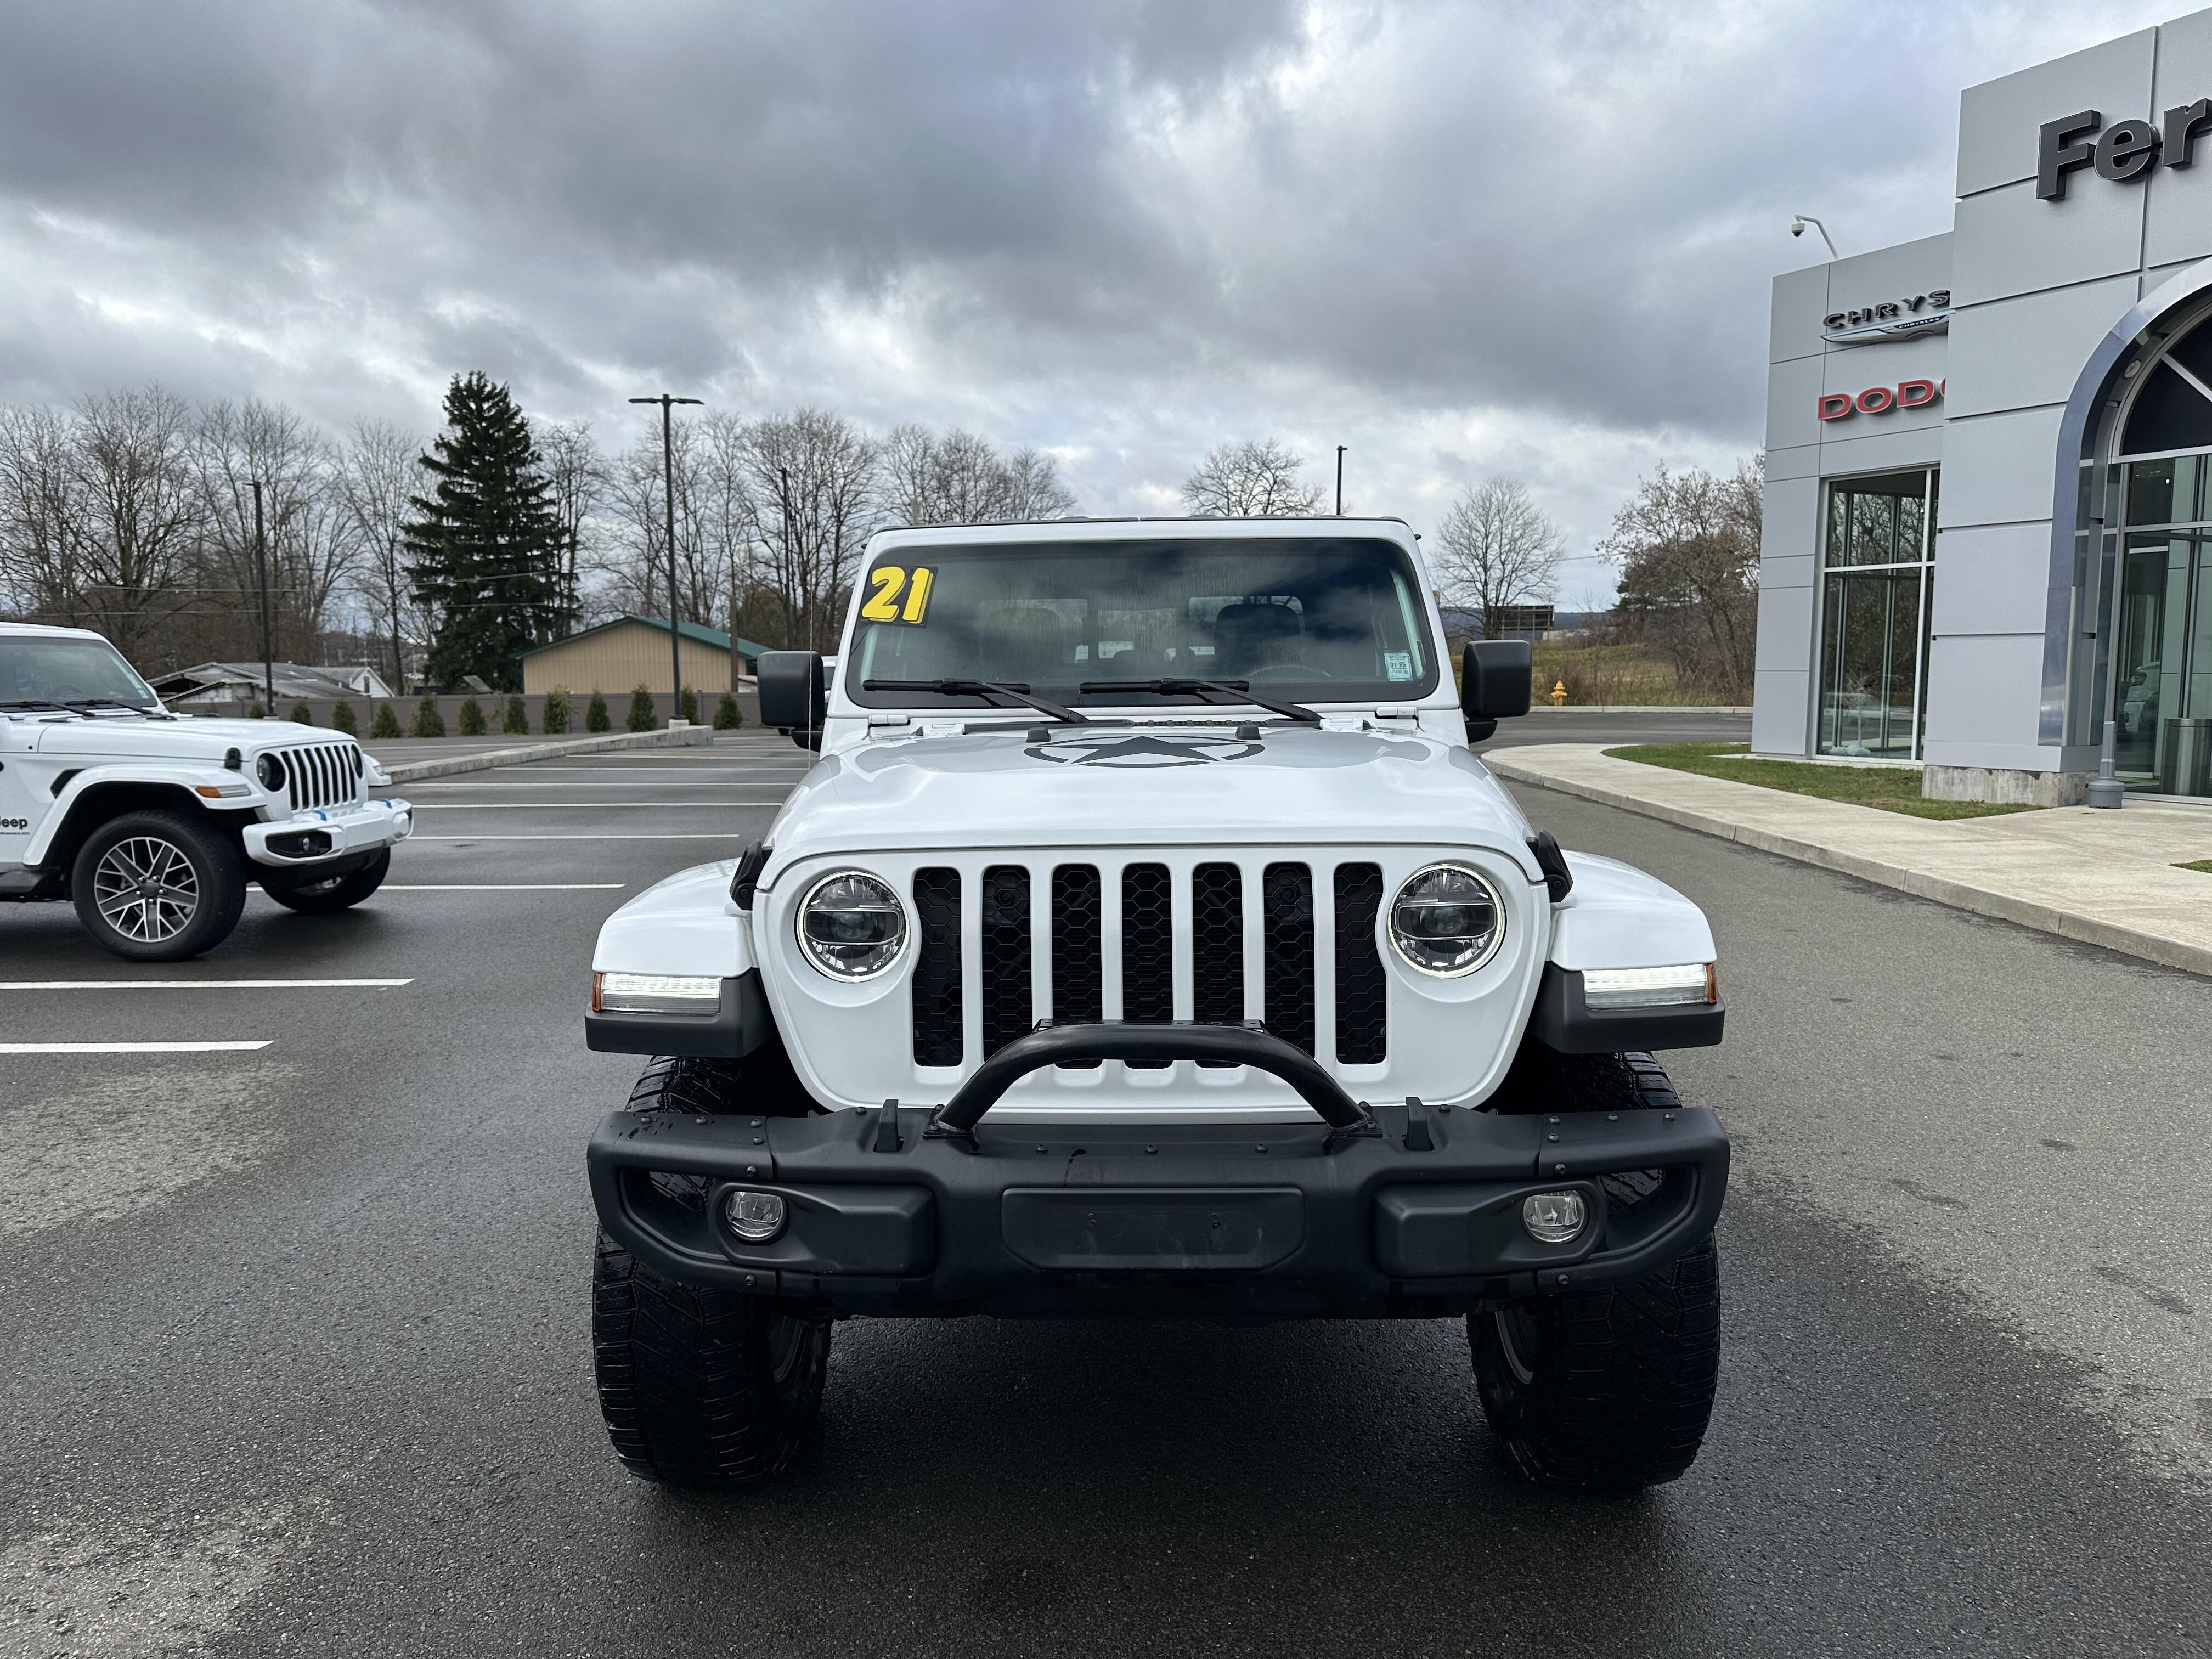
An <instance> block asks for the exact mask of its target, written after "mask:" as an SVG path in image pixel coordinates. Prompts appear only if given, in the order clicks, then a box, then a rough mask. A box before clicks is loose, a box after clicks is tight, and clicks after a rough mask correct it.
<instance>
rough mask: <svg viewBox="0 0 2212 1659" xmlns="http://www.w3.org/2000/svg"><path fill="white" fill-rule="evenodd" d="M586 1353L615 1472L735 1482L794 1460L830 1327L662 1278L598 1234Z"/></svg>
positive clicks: (818, 1398) (665, 1479) (762, 1476)
mask: <svg viewBox="0 0 2212 1659" xmlns="http://www.w3.org/2000/svg"><path fill="white" fill-rule="evenodd" d="M592 1358H593V1361H594V1364H595V1366H596V1368H597V1370H598V1373H599V1413H600V1415H601V1416H603V1417H605V1419H606V1424H607V1437H608V1438H609V1439H610V1440H611V1441H612V1442H613V1443H614V1449H615V1455H616V1456H617V1457H618V1458H620V1459H621V1460H622V1462H623V1468H626V1469H628V1470H629V1472H630V1473H631V1474H635V1475H637V1476H638V1477H640V1478H641V1479H642V1480H652V1481H655V1482H658V1483H659V1484H660V1485H662V1486H741V1485H744V1484H745V1483H747V1482H749V1481H754V1480H770V1479H772V1478H774V1477H775V1476H776V1475H779V1474H782V1473H783V1472H784V1470H785V1469H787V1468H789V1467H790V1466H791V1461H792V1459H793V1458H794V1457H796V1456H798V1455H799V1448H800V1447H801V1446H802V1445H803V1444H804V1443H805V1437H806V1431H807V1430H808V1428H809V1427H810V1426H811V1425H812V1424H813V1421H814V1418H815V1414H816V1413H817V1412H818V1411H819V1410H820V1409H821V1407H822V1385H823V1379H824V1378H825V1377H826V1376H827V1375H828V1373H829V1322H828V1321H827V1320H823V1319H814V1318H810V1317H808V1316H805V1315H801V1314H795V1313H790V1312H787V1311H785V1310H782V1309H781V1308H780V1307H778V1306H777V1304H775V1303H773V1302H770V1301H769V1300H767V1299H766V1298H764V1297H755V1296H742V1295H738V1294H737V1293H735V1292H733V1291H725V1290H722V1289H720V1288H718V1287H715V1286H713V1285H689V1284H684V1283H680V1282H678V1281H677V1280H675V1279H664V1278H662V1277H661V1276H660V1275H659V1274H658V1273H654V1272H653V1271H652V1270H651V1269H650V1268H648V1267H646V1266H644V1264H642V1263H641V1262H640V1261H638V1260H637V1259H636V1258H635V1256H633V1255H630V1253H629V1251H628V1250H625V1249H623V1247H622V1246H621V1245H619V1244H617V1243H615V1241H614V1240H612V1239H611V1238H609V1237H607V1236H606V1235H605V1233H602V1234H600V1235H599V1261H598V1264H597V1268H596V1271H595V1273H593V1276H592Z"/></svg>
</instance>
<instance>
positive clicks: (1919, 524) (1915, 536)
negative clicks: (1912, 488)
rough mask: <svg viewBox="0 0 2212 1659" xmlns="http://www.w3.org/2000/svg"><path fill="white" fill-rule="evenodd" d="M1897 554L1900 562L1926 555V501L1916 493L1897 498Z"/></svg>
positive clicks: (1922, 557) (1921, 557)
mask: <svg viewBox="0 0 2212 1659" xmlns="http://www.w3.org/2000/svg"><path fill="white" fill-rule="evenodd" d="M1897 556H1898V559H1899V562H1903V561H1905V560H1908V559H1924V558H1926V557H1927V556H1928V503H1927V502H1926V501H1923V500H1922V499H1921V498H1920V497H1919V496H1917V495H1900V496H1899V497H1898V498H1897Z"/></svg>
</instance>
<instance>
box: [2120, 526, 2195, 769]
mask: <svg viewBox="0 0 2212 1659" xmlns="http://www.w3.org/2000/svg"><path fill="white" fill-rule="evenodd" d="M2190 547H2191V542H2190V540H2189V538H2179V539H2176V538H2168V537H2165V536H2130V538H2128V544H2127V549H2126V550H2125V552H2124V554H2123V555H2122V557H2121V561H2120V572H2119V578H2120V592H2119V596H2118V614H2117V617H2116V621H2117V623H2118V627H2117V629H2115V631H2116V633H2117V634H2118V641H2117V645H2116V648H2115V649H2114V652H2113V661H2112V672H2113V677H2114V679H2115V680H2116V682H2117V695H2116V696H2115V698H2114V708H2113V710H2112V718H2113V719H2114V720H2115V721H2117V722H2118V750H2117V757H2118V767H2119V769H2120V770H2121V771H2122V772H2124V773H2128V774H2130V775H2134V776H2136V777H2148V776H2153V775H2155V774H2156V773H2157V770H2158V748H2159V739H2160V736H2161V730H2162V723H2163V721H2164V720H2165V719H2166V716H2167V715H2168V714H2171V713H2172V704H2173V702H2175V698H2174V696H2173V695H2172V689H2178V688H2172V689H2170V687H2169V682H2171V681H2174V680H2178V679H2179V667H2180V665H2179V663H2176V662H2171V661H2169V660H2168V653H2167V649H2166V647H2167V636H2168V633H2169V629H2168V626H2167V621H2168V617H2167V613H2168V611H2169V610H2170V609H2177V610H2178V609H2179V605H2170V604H2169V600H2178V599H2180V598H2181V596H2180V595H2179V594H2176V593H2172V592H2171V589H2172V586H2173V584H2172V580H2171V577H2172V574H2173V570H2174V567H2176V566H2179V569H2180V571H2181V573H2182V574H2183V578H2184V580H2186V572H2187V568H2188V553H2189V550H2190ZM2176 642H2177V643H2178V641H2176Z"/></svg>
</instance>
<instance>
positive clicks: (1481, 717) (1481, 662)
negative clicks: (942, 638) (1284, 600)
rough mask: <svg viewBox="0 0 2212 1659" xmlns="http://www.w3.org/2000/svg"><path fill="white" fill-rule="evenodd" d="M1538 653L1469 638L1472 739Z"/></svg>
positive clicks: (1523, 709) (1512, 712)
mask: <svg viewBox="0 0 2212 1659" xmlns="http://www.w3.org/2000/svg"><path fill="white" fill-rule="evenodd" d="M763 660H765V659H763ZM1533 661H1534V653H1533V652H1532V651H1531V650H1530V649H1529V647H1528V641H1526V640H1469V641H1468V644H1467V650H1466V653H1464V654H1463V655H1462V657H1461V659H1460V679H1459V708H1460V713H1461V714H1464V715H1466V716H1467V740H1468V742H1469V743H1480V742H1481V741H1482V740H1483V739H1484V738H1486V737H1489V736H1490V735H1491V734H1492V732H1496V731H1497V730H1498V721H1500V720H1511V719H1513V718H1514V717H1516V715H1521V714H1527V713H1528V696H1529V690H1530V682H1531V680H1532V678H1533V672H1532V665H1533Z"/></svg>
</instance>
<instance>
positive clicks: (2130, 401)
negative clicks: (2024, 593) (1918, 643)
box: [2075, 313, 2212, 795]
mask: <svg viewBox="0 0 2212 1659" xmlns="http://www.w3.org/2000/svg"><path fill="white" fill-rule="evenodd" d="M2122 374H2123V380H2122V382H2121V384H2122V386H2124V391H2123V392H2122V394H2121V396H2120V397H2119V398H2117V399H2115V400H2114V401H2113V403H2112V405H2111V406H2110V415H2109V418H2108V421H2107V423H2106V441H2105V443H2104V444H2103V445H2102V446H2101V447H2102V448H2103V449H2104V450H2105V452H2106V455H2107V456H2108V457H2109V459H2107V460H2106V462H2105V463H2104V464H2103V465H2101V466H2098V465H2087V466H2084V467H2083V469H2082V501H2081V513H2080V517H2079V520H2077V521H2078V522H2079V523H2080V524H2081V525H2082V526H2085V531H2086V533H2084V534H2083V535H2081V537H2079V538H2077V557H2076V562H2075V587H2076V592H2077V595H2078V596H2079V597H2080V598H2081V599H2082V600H2084V601H2089V602H2093V604H2094V605H2095V611H2096V614H2097V617H2098V622H2099V623H2100V625H2099V626H2098V627H2097V629H2095V641H2096V643H2095V651H2094V653H2093V661H2092V662H2091V663H2089V664H2087V665H2085V666H2087V667H2088V668H2089V669H2090V673H2089V675H2088V676H2087V682H2086V684H2083V685H2082V687H2081V689H2082V690H2084V691H2086V692H2087V693H2089V694H2090V695H2089V696H2087V697H2085V698H2083V699H2082V700H2081V703H2086V704H2087V705H2088V706H2086V707H2084V706H2081V704H2077V708H2079V711H2080V713H2081V715H2082V716H2083V719H2082V720H2081V726H2082V727H2083V728H2084V729H2085V730H2084V735H2085V736H2093V734H2096V733H2099V732H2101V728H2102V726H2103V723H2104V721H2105V720H2111V721H2112V722H2113V724H2114V726H2115V728H2116V734H2117V744H2116V748H2115V757H2116V761H2117V766H2118V771H2119V774H2120V775H2121V776H2122V777H2123V778H2124V779H2126V780H2127V781H2128V782H2129V783H2130V785H2131V786H2132V787H2137V788H2147V789H2162V790H2166V791H2168V792H2172V793H2180V794H2187V795H2204V794H2212V315H2208V314H2206V313H2199V314H2198V315H2197V318H2195V319H2192V320H2191V321H2190V322H2188V323H2185V325H2182V326H2181V327H2179V328H2178V329H2177V330H2176V331H2174V332H2173V333H2172V334H2171V335H2169V336H2168V337H2166V340H2165V342H2164V343H2161V344H2158V345H2156V346H2155V347H2154V348H2153V349H2150V350H2148V351H2147V352H2146V353H2145V354H2144V355H2143V356H2141V357H2138V358H2137V359H2136V360H2135V361H2134V362H2131V363H2130V364H2129V365H2128V367H2127V368H2124V370H2123V371H2122ZM2099 523H2101V525H2102V526H2103V529H2102V531H2101V532H2099V531H2097V530H2095V529H2093V528H2090V526H2093V525H2095V524H2099Z"/></svg>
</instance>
